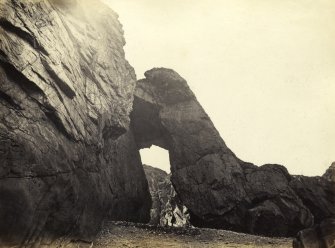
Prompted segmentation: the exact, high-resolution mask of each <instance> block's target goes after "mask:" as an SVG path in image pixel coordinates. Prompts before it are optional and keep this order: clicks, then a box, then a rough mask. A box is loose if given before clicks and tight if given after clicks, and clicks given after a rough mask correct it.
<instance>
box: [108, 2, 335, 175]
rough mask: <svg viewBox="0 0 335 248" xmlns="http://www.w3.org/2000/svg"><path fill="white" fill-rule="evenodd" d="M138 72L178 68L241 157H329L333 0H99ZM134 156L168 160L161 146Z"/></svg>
mask: <svg viewBox="0 0 335 248" xmlns="http://www.w3.org/2000/svg"><path fill="white" fill-rule="evenodd" d="M106 1H108V2H109V4H110V6H111V7H112V8H113V9H114V10H115V11H116V12H117V13H118V14H119V16H120V21H121V22H122V24H123V28H124V31H125V37H126V41H127V44H126V46H125V51H126V58H127V59H128V60H129V62H130V64H131V65H132V66H133V67H134V68H135V71H136V74H137V77H138V79H140V78H143V73H144V72H145V71H146V70H148V69H151V68H152V67H168V68H172V69H174V70H175V71H177V72H178V73H179V74H180V75H181V76H182V77H184V78H185V79H186V80H187V81H188V84H189V85H190V87H191V89H192V90H193V91H194V93H195V94H196V96H197V99H198V100H199V102H200V104H201V105H202V106H203V107H204V109H205V110H206V112H207V113H208V115H209V116H210V118H211V119H212V121H213V123H214V125H215V127H216V128H217V129H218V130H219V132H220V134H221V136H222V138H223V139H224V141H225V142H226V144H227V145H228V146H229V147H230V148H231V149H232V150H233V151H234V153H235V154H236V155H237V156H238V157H239V158H241V159H242V160H245V161H249V162H252V163H255V164H257V165H262V164H264V163H278V164H283V165H285V166H286V167H287V168H288V170H289V172H291V173H293V174H304V175H322V174H323V172H324V171H325V170H326V168H328V167H329V166H330V164H331V162H332V161H335V25H334V24H335V1H334V0H318V1H314V0H280V1H279V0H234V1H230V0H229V1H228V0H211V1H209V0H106ZM141 155H142V161H143V162H144V163H147V164H151V165H153V166H159V167H162V168H165V169H166V168H168V167H169V164H168V157H167V153H164V152H162V151H159V149H154V150H153V149H151V150H150V151H146V152H142V153H141Z"/></svg>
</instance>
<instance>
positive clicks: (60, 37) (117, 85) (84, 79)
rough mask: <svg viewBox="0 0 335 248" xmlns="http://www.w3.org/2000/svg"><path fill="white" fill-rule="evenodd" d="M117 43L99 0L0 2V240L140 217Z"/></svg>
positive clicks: (141, 183) (144, 200)
mask: <svg viewBox="0 0 335 248" xmlns="http://www.w3.org/2000/svg"><path fill="white" fill-rule="evenodd" d="M124 44H125V40H124V38H123V30H122V27H121V24H120V23H119V21H118V16H117V14H116V13H114V12H113V11H112V10H111V9H109V8H108V7H107V6H105V5H104V4H102V3H101V2H100V1H63V0H57V1H47V0H37V1H35V0H34V1H33V0H27V1H19V0H3V1H0V120H1V121H0V219H1V221H0V243H12V242H14V243H21V244H25V245H28V244H32V243H38V242H39V240H41V239H44V238H46V239H52V237H53V236H59V235H69V236H73V237H77V238H82V239H90V237H92V236H94V235H95V234H96V233H97V231H98V229H99V227H100V224H101V221H102V219H106V218H107V219H108V218H110V219H115V220H122V219H126V220H130V221H148V220H149V214H148V212H149V209H150V194H149V191H148V186H147V181H146V179H145V175H144V171H143V168H142V164H141V162H140V157H139V154H138V151H137V149H136V145H135V143H134V141H133V137H132V135H131V134H130V133H126V131H127V130H128V126H129V113H130V111H131V108H132V102H133V89H134V85H135V80H136V78H135V73H134V70H133V68H132V67H131V66H130V65H129V64H128V62H127V61H126V60H125V56H124V51H123V46H124ZM130 178H132V180H130Z"/></svg>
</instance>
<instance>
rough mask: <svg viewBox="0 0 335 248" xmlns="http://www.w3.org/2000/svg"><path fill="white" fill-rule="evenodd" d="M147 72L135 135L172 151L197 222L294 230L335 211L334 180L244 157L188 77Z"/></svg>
mask: <svg viewBox="0 0 335 248" xmlns="http://www.w3.org/2000/svg"><path fill="white" fill-rule="evenodd" d="M145 77H146V78H145V79H142V80H139V81H138V82H137V86H136V89H135V98H134V110H133V112H132V114H131V119H132V121H131V126H132V130H133V132H134V136H135V140H136V143H137V145H138V147H139V148H144V147H149V146H151V145H152V144H154V145H157V146H160V147H163V148H165V149H167V150H169V154H170V162H171V172H172V177H171V180H172V183H173V185H174V187H175V189H176V191H177V193H178V196H179V197H180V199H181V200H182V202H183V204H185V205H186V207H187V208H188V209H189V210H190V213H191V223H192V224H193V225H196V226H200V227H215V228H225V229H233V230H236V231H244V232H249V233H256V234H264V235H272V236H293V235H295V234H296V233H297V232H298V231H299V230H301V229H303V228H306V227H310V226H311V225H313V223H314V216H313V215H315V217H316V218H317V220H321V219H322V218H324V217H325V216H329V215H333V214H334V212H333V211H331V210H330V207H333V206H334V201H333V198H334V195H335V188H333V187H332V186H331V185H330V183H329V182H326V180H324V181H322V182H320V183H319V182H318V181H315V180H314V179H311V180H309V179H305V178H302V179H301V180H303V181H311V182H309V183H306V184H303V185H300V184H299V182H300V181H299V182H296V183H294V182H292V181H295V180H297V179H294V178H292V177H291V176H290V175H289V173H288V172H287V170H286V169H285V167H283V166H280V165H270V164H269V165H263V166H261V167H257V166H255V165H253V164H250V163H245V162H243V161H241V160H240V159H238V158H237V157H236V156H235V154H234V153H233V152H232V151H231V150H230V149H229V148H228V147H227V146H226V145H225V143H224V141H223V140H222V139H221V137H220V135H219V133H218V132H217V130H216V129H215V127H214V125H213V123H212V122H211V120H210V119H209V117H208V116H207V114H206V113H205V111H204V110H203V108H202V107H201V106H200V104H199V103H198V101H197V99H196V97H195V96H194V94H193V93H192V91H191V90H190V89H189V87H188V85H187V83H186V81H185V80H184V79H183V78H182V77H180V76H179V75H178V74H177V73H176V72H174V71H173V70H170V69H165V68H154V69H152V70H149V71H147V72H146V73H145ZM314 186H316V188H315V187H314ZM309 187H310V189H311V190H312V192H309V190H310V189H308V188H309ZM305 191H306V192H309V193H306V192H305ZM311 199H313V200H314V201H316V202H315V203H314V205H313V204H309V201H310V200H311ZM318 200H320V201H318ZM318 204H319V205H320V206H321V205H322V208H321V210H320V209H319V210H317V208H316V207H315V206H318ZM274 223H275V224H274Z"/></svg>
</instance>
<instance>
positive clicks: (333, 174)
mask: <svg viewBox="0 0 335 248" xmlns="http://www.w3.org/2000/svg"><path fill="white" fill-rule="evenodd" d="M322 177H323V178H325V179H327V180H329V181H333V182H335V162H333V163H332V164H331V166H330V167H329V168H328V169H327V170H326V172H325V174H323V175H322Z"/></svg>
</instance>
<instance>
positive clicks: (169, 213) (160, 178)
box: [143, 165, 190, 227]
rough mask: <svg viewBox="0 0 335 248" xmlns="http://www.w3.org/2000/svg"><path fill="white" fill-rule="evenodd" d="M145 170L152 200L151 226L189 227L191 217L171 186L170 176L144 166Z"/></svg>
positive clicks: (159, 170)
mask: <svg viewBox="0 0 335 248" xmlns="http://www.w3.org/2000/svg"><path fill="white" fill-rule="evenodd" d="M143 168H144V172H145V175H146V178H147V180H148V184H149V189H150V194H151V198H152V207H151V210H150V216H151V218H150V224H152V225H160V226H174V227H186V226H189V225H190V223H189V219H190V216H189V214H188V211H187V208H186V207H185V206H184V205H183V204H182V202H181V201H180V199H179V198H178V196H177V194H176V191H175V190H174V188H173V186H172V184H171V181H170V175H168V174H167V173H166V172H165V171H163V170H161V169H158V168H154V167H151V166H149V165H143Z"/></svg>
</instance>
